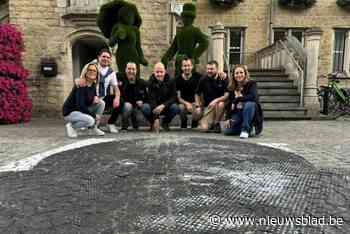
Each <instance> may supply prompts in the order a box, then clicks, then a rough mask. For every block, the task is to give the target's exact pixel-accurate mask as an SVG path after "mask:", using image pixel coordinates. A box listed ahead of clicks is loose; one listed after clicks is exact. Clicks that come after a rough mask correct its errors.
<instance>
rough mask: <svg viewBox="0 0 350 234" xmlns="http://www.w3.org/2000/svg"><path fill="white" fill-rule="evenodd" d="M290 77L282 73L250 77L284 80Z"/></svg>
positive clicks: (251, 76) (252, 77)
mask: <svg viewBox="0 0 350 234" xmlns="http://www.w3.org/2000/svg"><path fill="white" fill-rule="evenodd" d="M288 77H289V75H287V74H284V73H281V74H277V73H276V74H269V73H261V74H253V75H250V78H251V79H261V78H273V79H275V78H284V79H287V78H288Z"/></svg>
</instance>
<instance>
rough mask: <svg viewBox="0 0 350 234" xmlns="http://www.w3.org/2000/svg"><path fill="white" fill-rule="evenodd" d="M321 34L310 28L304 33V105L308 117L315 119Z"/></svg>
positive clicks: (320, 31)
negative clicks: (305, 64)
mask: <svg viewBox="0 0 350 234" xmlns="http://www.w3.org/2000/svg"><path fill="white" fill-rule="evenodd" d="M322 33H323V32H322V30H321V29H320V28H311V29H308V30H306V32H305V37H306V46H305V47H306V51H307V69H306V77H305V80H304V105H305V107H306V108H307V109H308V116H310V117H317V116H318V115H319V111H320V105H319V101H318V96H317V78H318V77H317V75H318V63H319V52H320V42H321V36H322Z"/></svg>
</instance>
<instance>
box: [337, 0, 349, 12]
mask: <svg viewBox="0 0 350 234" xmlns="http://www.w3.org/2000/svg"><path fill="white" fill-rule="evenodd" d="M337 4H338V6H340V7H342V8H344V9H347V10H350V0H337Z"/></svg>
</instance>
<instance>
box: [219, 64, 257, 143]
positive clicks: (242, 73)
mask: <svg viewBox="0 0 350 234" xmlns="http://www.w3.org/2000/svg"><path fill="white" fill-rule="evenodd" d="M233 74H234V78H233V79H232V80H231V82H230V84H229V87H228V89H229V101H228V105H227V117H228V120H227V121H225V122H224V129H223V132H224V134H227V135H235V134H237V135H238V134H240V137H241V138H248V137H249V134H250V133H251V130H252V125H253V121H254V124H255V125H256V126H255V127H256V129H255V133H256V134H260V132H261V130H262V110H261V106H260V104H259V97H258V93H257V85H256V82H255V81H252V80H249V72H248V69H247V67H246V66H245V65H237V66H236V67H235V68H234V71H233Z"/></svg>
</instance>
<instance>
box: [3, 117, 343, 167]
mask: <svg viewBox="0 0 350 234" xmlns="http://www.w3.org/2000/svg"><path fill="white" fill-rule="evenodd" d="M264 127H265V128H264V131H263V134H262V136H260V137H255V138H250V139H248V140H244V141H246V142H250V143H267V144H270V145H271V144H273V145H274V146H276V147H282V148H287V149H289V150H291V151H292V152H294V153H296V154H298V155H302V156H303V157H304V158H305V159H306V160H307V161H309V162H310V163H312V164H313V165H314V166H316V167H318V168H347V169H350V120H338V121H269V122H265V126H264ZM203 134H204V133H197V132H193V131H190V130H187V131H184V132H182V131H180V130H179V129H175V130H173V131H171V132H170V133H164V132H161V135H162V136H164V137H165V138H166V137H169V136H179V137H181V136H190V137H203V136H205V137H206V138H214V139H225V140H233V141H241V140H240V139H239V138H238V137H232V136H231V137H227V136H222V135H218V134H204V135H203ZM152 135H154V133H149V132H147V131H146V130H143V131H138V132H134V131H129V132H128V133H123V134H122V133H120V134H117V135H113V134H106V136H105V138H110V137H114V138H116V139H117V140H121V139H133V138H138V137H141V138H142V137H149V136H152ZM81 139H86V137H81V138H78V139H77V140H72V139H68V138H66V137H65V130H64V122H63V121H62V120H58V119H33V121H32V122H31V123H30V124H20V125H0V166H3V165H5V164H7V163H9V162H13V161H16V160H20V159H23V158H26V157H28V156H29V155H33V154H37V153H41V152H44V151H47V150H50V149H53V148H55V147H59V146H64V145H67V144H71V143H73V142H78V141H79V140H81Z"/></svg>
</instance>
